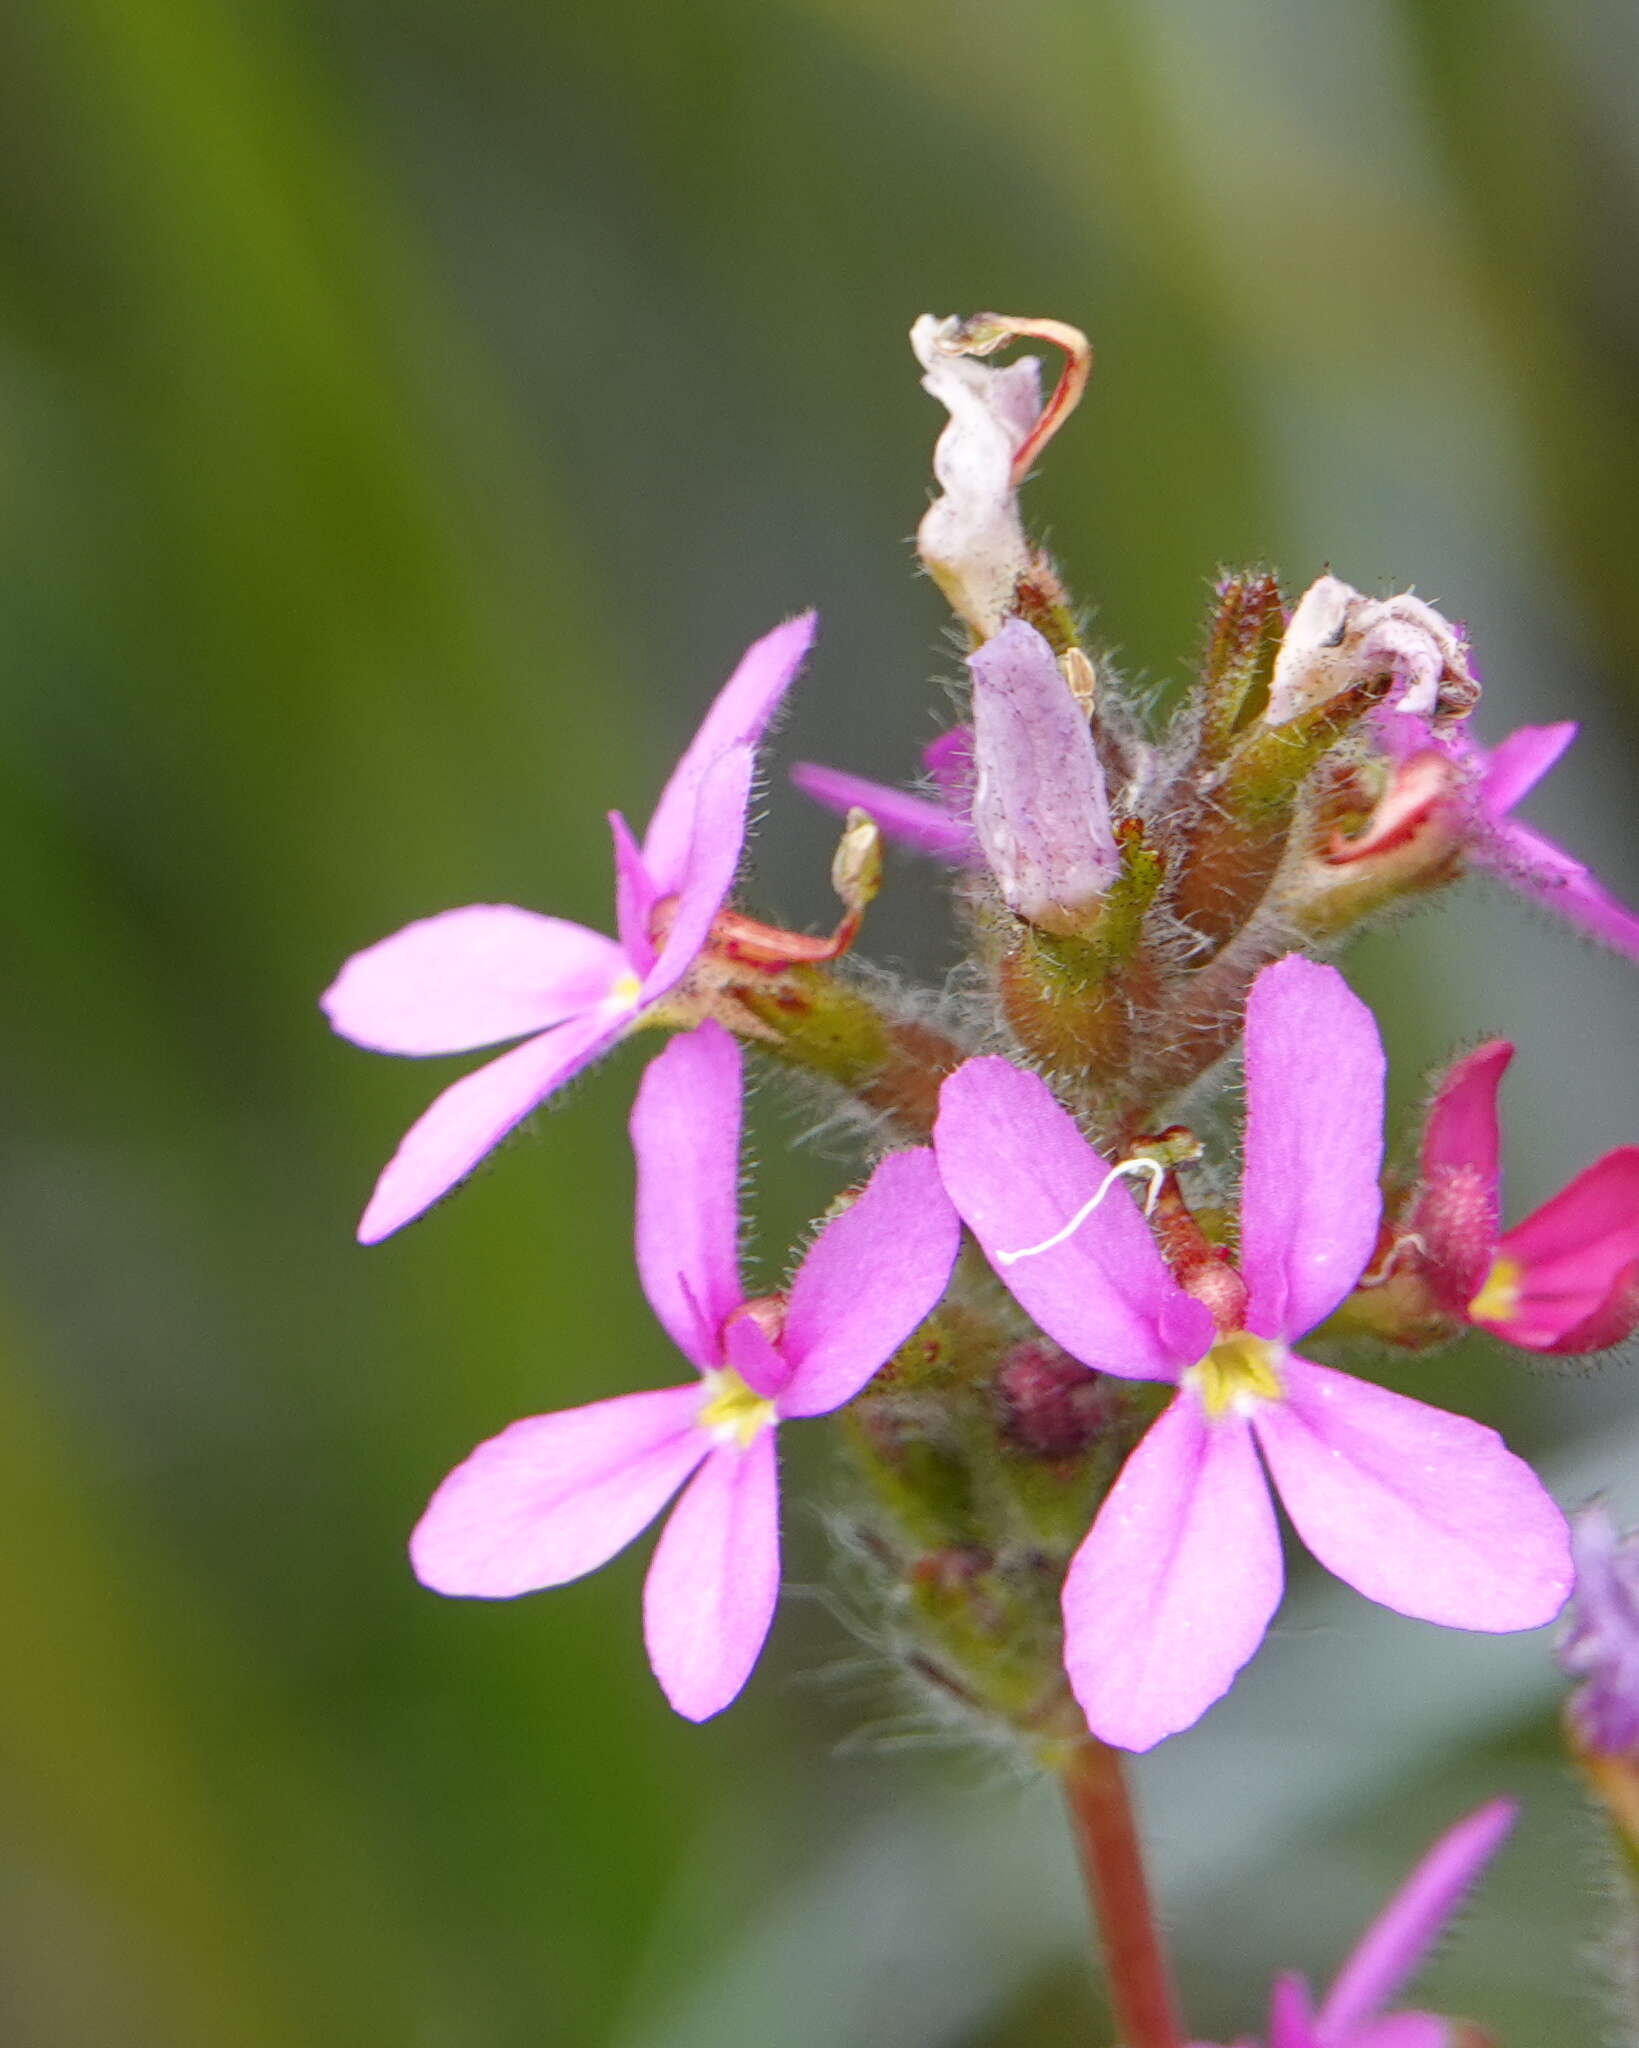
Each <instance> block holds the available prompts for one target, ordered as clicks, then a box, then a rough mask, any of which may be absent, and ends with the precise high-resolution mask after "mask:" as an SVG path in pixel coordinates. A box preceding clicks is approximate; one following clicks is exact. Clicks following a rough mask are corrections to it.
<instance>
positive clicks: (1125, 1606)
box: [1064, 1393, 1281, 1749]
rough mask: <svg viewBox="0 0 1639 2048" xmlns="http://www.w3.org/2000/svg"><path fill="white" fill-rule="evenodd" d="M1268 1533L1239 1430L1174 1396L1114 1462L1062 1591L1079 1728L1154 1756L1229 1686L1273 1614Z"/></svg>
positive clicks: (1273, 1539) (1253, 1467)
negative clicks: (1117, 1468) (1120, 1461)
mask: <svg viewBox="0 0 1639 2048" xmlns="http://www.w3.org/2000/svg"><path fill="white" fill-rule="evenodd" d="M1280 1595H1281V1555H1280V1537H1279V1535H1278V1533H1277V1531H1276V1528H1275V1514H1274V1508H1273V1506H1272V1505H1271V1503H1270V1499H1269V1488H1268V1486H1267V1484H1266V1483H1265V1481H1264V1476H1263V1473H1262V1472H1261V1471H1260V1470H1259V1469H1258V1457H1257V1452H1256V1451H1255V1450H1254V1449H1253V1447H1252V1437H1251V1433H1250V1432H1249V1430H1248V1429H1247V1427H1246V1424H1245V1422H1244V1421H1243V1420H1242V1419H1241V1418H1240V1417H1239V1416H1236V1415H1227V1416H1225V1417H1224V1418H1223V1419H1222V1420H1221V1421H1219V1422H1209V1421H1208V1420H1207V1418H1206V1415H1205V1413H1204V1411H1203V1410H1202V1407H1201V1404H1200V1402H1199V1401H1197V1400H1196V1399H1195V1397H1194V1395H1193V1394H1188V1393H1185V1394H1180V1395H1179V1396H1178V1398H1177V1399H1176V1400H1175V1401H1174V1402H1173V1404H1172V1406H1171V1407H1170V1408H1169V1409H1168V1410H1167V1411H1166V1413H1165V1414H1164V1415H1163V1416H1162V1417H1161V1419H1160V1420H1159V1421H1158V1422H1155V1423H1153V1424H1152V1425H1151V1426H1150V1430H1149V1433H1148V1435H1147V1436H1145V1438H1144V1440H1143V1442H1142V1443H1140V1445H1139V1446H1138V1448H1137V1450H1136V1451H1134V1452H1133V1454H1132V1456H1131V1457H1130V1458H1129V1459H1128V1460H1127V1462H1126V1464H1125V1466H1123V1468H1122V1471H1121V1476H1120V1478H1119V1479H1118V1480H1117V1481H1116V1483H1115V1485H1114V1486H1113V1487H1112V1488H1111V1490H1110V1493H1109V1495H1108V1496H1107V1498H1106V1499H1105V1502H1104V1505H1103V1506H1102V1507H1101V1508H1100V1509H1099V1511H1098V1519H1097V1521H1095V1522H1094V1524H1093V1526H1092V1531H1091V1533H1090V1534H1089V1535H1088V1537H1087V1539H1086V1540H1085V1542H1084V1543H1083V1544H1082V1546H1081V1548H1080V1549H1079V1550H1078V1551H1077V1552H1076V1555H1075V1557H1074V1559H1073V1560H1072V1562H1071V1565H1070V1571H1069V1576H1068V1577H1067V1578H1066V1579H1065V1582H1064V1659H1065V1666H1066V1669H1067V1670H1068V1671H1069V1674H1070V1683H1071V1685H1072V1687H1073V1688H1074V1690H1075V1695H1076V1698H1077V1699H1078V1700H1079V1701H1080V1702H1081V1708H1082V1711H1083V1713H1085V1715H1086V1716H1087V1725H1088V1727H1089V1728H1091V1729H1092V1731H1093V1733H1094V1734H1095V1735H1097V1736H1099V1737H1100V1738H1101V1739H1102V1740H1103V1741H1105V1742H1112V1743H1115V1744H1116V1745H1117V1746H1118V1747H1119V1748H1121V1749H1152V1748H1153V1747H1154V1746H1155V1744H1156V1743H1158V1742H1160V1741H1161V1740H1162V1739H1163V1737H1165V1736H1168V1735H1175V1734H1177V1732H1178V1731H1179V1730H1180V1729H1181V1728H1188V1727H1190V1726H1191V1725H1192V1724H1193V1723H1194V1722H1196V1721H1198V1720H1199V1719H1200V1717H1201V1716H1202V1715H1203V1714H1204V1713H1205V1712H1206V1710H1207V1708H1208V1707H1210V1706H1211V1705H1212V1703H1213V1701H1214V1700H1216V1699H1218V1698H1219V1697H1220V1696H1221V1695H1222V1694H1223V1693H1225V1692H1227V1691H1228V1690H1229V1687H1230V1685H1231V1684H1232V1683H1233V1682H1234V1678H1235V1674H1236V1673H1237V1672H1238V1671H1239V1670H1240V1668H1241V1666H1242V1665H1243V1664H1244V1663H1245V1662H1246V1661H1247V1659H1248V1658H1249V1657H1250V1656H1251V1655H1252V1653H1253V1651H1254V1650H1256V1649H1257V1647H1258V1645H1259V1643H1261V1642H1262V1641H1263V1637H1264V1631H1265V1630H1266V1629H1267V1628H1268V1626H1269V1619H1270V1616H1271V1615H1272V1614H1273V1613H1274V1611H1275V1609H1276V1607H1277V1606H1279V1604H1280Z"/></svg>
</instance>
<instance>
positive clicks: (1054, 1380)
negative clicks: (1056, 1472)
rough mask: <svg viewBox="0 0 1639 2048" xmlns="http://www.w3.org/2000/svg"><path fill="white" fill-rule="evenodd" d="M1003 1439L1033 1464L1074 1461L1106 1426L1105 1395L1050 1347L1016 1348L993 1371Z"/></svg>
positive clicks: (1093, 1377)
mask: <svg viewBox="0 0 1639 2048" xmlns="http://www.w3.org/2000/svg"><path fill="white" fill-rule="evenodd" d="M996 1399H997V1402H998V1403H999V1405H1000V1408H1001V1427H1002V1434H1003V1435H1004V1436H1005V1437H1006V1438H1007V1440H1008V1442H1009V1443H1011V1444H1012V1445H1013V1447H1014V1449H1015V1450H1019V1451H1022V1452H1024V1453H1025V1455H1026V1456H1027V1457H1031V1458H1047V1459H1051V1460H1055V1461H1057V1460H1062V1459H1066V1458H1076V1457H1079V1456H1080V1455H1081V1453H1082V1452H1083V1451H1085V1450H1086V1449H1087V1448H1088V1446H1089V1445H1090V1444H1091V1443H1093V1441H1094V1440H1095V1439H1096V1438H1097V1437H1099V1436H1101V1435H1102V1434H1103V1433H1104V1431H1105V1430H1107V1429H1108V1428H1109V1426H1110V1423H1111V1420H1112V1408H1111V1403H1110V1396H1109V1390H1108V1388H1107V1387H1106V1385H1105V1382H1104V1381H1103V1380H1102V1379H1101V1378H1100V1376H1099V1375H1098V1374H1097V1373H1095V1372H1090V1371H1089V1370H1088V1368H1087V1367H1086V1366H1084V1365H1083V1364H1081V1362H1080V1361H1079V1360H1078V1359H1074V1358H1071V1357H1070V1356H1069V1354H1068V1353H1067V1352H1063V1351H1060V1350H1059V1349H1058V1348H1057V1347H1056V1346H1053V1345H1048V1344H1039V1343H1032V1344H1019V1345H1016V1346H1015V1347H1014V1348H1013V1350H1011V1351H1010V1352H1009V1353H1008V1354H1007V1356H1006V1358H1005V1359H1003V1361H1002V1363H1001V1365H1000V1366H999V1367H998V1368H997V1371H996Z"/></svg>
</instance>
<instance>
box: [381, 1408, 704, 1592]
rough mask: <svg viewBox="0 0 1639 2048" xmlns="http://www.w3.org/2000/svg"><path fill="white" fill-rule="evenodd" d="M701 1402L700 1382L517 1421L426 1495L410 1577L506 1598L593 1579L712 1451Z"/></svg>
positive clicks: (437, 1587)
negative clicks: (700, 1418)
mask: <svg viewBox="0 0 1639 2048" xmlns="http://www.w3.org/2000/svg"><path fill="white" fill-rule="evenodd" d="M700 1399H701V1396H700V1387H699V1383H698V1382H696V1383H694V1384H693V1385H690V1386H687V1387H667V1388H665V1389H664V1390H663V1391H661V1392H659V1393H654V1394H622V1395H621V1396H620V1397H619V1398H618V1399H617V1400H613V1401H594V1402H592V1403H591V1405H590V1406H589V1407H585V1408H566V1409H564V1410H563V1411H562V1412H561V1413H559V1414H556V1415H534V1416H531V1417H530V1419H529V1420H528V1421H527V1422H515V1423H513V1425H512V1427H511V1428H510V1429H505V1430H503V1431H502V1432H501V1434H500V1435H499V1436H496V1437H491V1438H490V1440H489V1442H488V1443H483V1444H480V1445H479V1446H478V1448H477V1450H475V1451H474V1452H473V1454H472V1456H471V1457H470V1458H468V1459H467V1460H466V1462H465V1463H464V1464H460V1465H457V1466H456V1468H455V1470H454V1471H453V1472H452V1473H451V1474H450V1475H449V1477H448V1478H447V1479H446V1480H445V1481H444V1483H443V1485H442V1486H440V1487H439V1489H438V1491H437V1492H436V1493H435V1494H434V1495H433V1497H432V1500H431V1502H430V1503H429V1505H428V1507H427V1512H426V1513H425V1514H424V1515H423V1516H422V1517H421V1520H420V1522H419V1523H417V1525H416V1530H415V1534H414V1535H413V1536H412V1537H411V1538H410V1562H411V1564H412V1565H413V1566H414V1567H415V1575H416V1577H417V1578H418V1579H419V1580H420V1581H421V1583H422V1584H423V1585H424V1586H430V1587H431V1588H432V1590H433V1591H434V1592H435V1593H452V1594H464V1595H468V1596H470V1597H472V1598H475V1599H482V1600H507V1599H511V1598H512V1597H513V1595H514V1594H517V1593H533V1592H537V1591H538V1590H539V1589H540V1588H541V1587H543V1586H561V1585H564V1584H566V1583H567V1582H568V1581H569V1580H570V1579H578V1578H580V1577H581V1576H582V1575H583V1574H584V1573H586V1572H590V1571H595V1570H596V1569H597V1567H598V1566H599V1565H600V1564H605V1563H607V1562H608V1560H609V1559H610V1558H611V1557H613V1556H614V1555H615V1553H616V1551H618V1550H624V1549H625V1547H626V1545H627V1544H628V1543H630V1542H631V1540H632V1538H633V1537H634V1536H636V1535H637V1533H638V1531H639V1530H641V1529H644V1528H646V1527H647V1526H648V1524H649V1523H650V1522H652V1521H653V1520H654V1518H655V1516H656V1515H657V1514H659V1512H660V1510H661V1509H662V1508H663V1507H664V1506H665V1505H666V1503H667V1501H668V1500H670V1499H671V1497H672V1495H673V1494H674V1493H675V1492H676V1491H677V1489H678V1487H680V1486H681V1485H682V1483H683V1481H684V1480H685V1479H686V1478H687V1477H688V1475H689V1474H690V1473H691V1472H692V1471H693V1470H694V1468H695V1466H696V1465H698V1464H699V1463H700V1461H701V1459H702V1458H704V1457H706V1456H707V1455H708V1454H709V1452H710V1450H711V1438H710V1437H709V1436H708V1435H707V1434H706V1433H705V1431H703V1430H701V1429H699V1428H698V1427H696V1423H695V1418H696V1416H697V1415H698V1414H699V1411H700Z"/></svg>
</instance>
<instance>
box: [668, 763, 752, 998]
mask: <svg viewBox="0 0 1639 2048" xmlns="http://www.w3.org/2000/svg"><path fill="white" fill-rule="evenodd" d="M753 766H754V763H753V760H752V754H751V749H750V748H749V747H731V748H730V749H729V751H728V752H727V753H726V754H724V755H722V756H721V757H720V758H719V759H718V760H716V761H714V762H713V763H712V764H711V766H710V767H709V768H707V769H706V771H705V773H704V774H703V775H702V776H701V777H700V781H699V786H698V789H697V792H696V794H697V796H698V809H697V811H696V814H695V820H694V837H693V839H692V840H691V841H690V843H689V850H688V853H687V855H686V857H685V858H684V859H683V861H682V862H681V864H680V865H681V873H680V877H679V880H678V883H677V885H676V886H677V898H676V901H675V903H674V904H673V906H672V921H671V929H670V930H669V931H668V932H667V934H666V937H665V941H664V943H663V944H662V946H661V948H660V957H659V959H658V960H656V962H655V964H654V966H653V967H651V968H650V970H649V972H648V974H647V975H646V976H645V977H644V982H643V1000H644V1001H645V1002H646V1003H653V1002H658V1001H659V1000H660V999H661V997H662V996H666V995H669V994H670V993H671V991H672V990H673V989H674V988H675V987H676V986H677V984H678V983H679V982H680V981H681V980H682V979H683V977H684V975H685V974H687V973H688V971H689V969H690V968H691V967H692V966H693V965H694V963H695V961H696V960H697V959H698V958H699V956H700V951H701V949H702V947H703V946H704V945H705V943H706V940H707V938H708V937H709V935H710V932H711V927H712V921H713V920H714V919H715V917H716V915H717V913H718V911H719V910H721V909H722V907H723V903H724V901H725V899H726V898H727V896H728V892H729V890H730V889H732V888H733V886H734V874H735V870H736V869H737V868H738V867H739V865H740V855H741V853H742V852H743V851H744V849H745V839H746V805H747V803H748V802H749V801H750V797H751V775H752V769H753Z"/></svg>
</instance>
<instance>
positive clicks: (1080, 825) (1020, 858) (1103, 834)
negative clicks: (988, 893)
mask: <svg viewBox="0 0 1639 2048" xmlns="http://www.w3.org/2000/svg"><path fill="white" fill-rule="evenodd" d="M968 667H969V669H970V670H971V671H972V675H973V748H974V753H973V758H974V764H975V767H976V770H977V780H976V784H975V789H974V796H973V830H974V834H975V836H976V837H977V839H978V841H979V844H980V846H981V847H982V848H983V850H984V856H985V860H986V861H987V863H988V864H989V867H990V872H991V873H992V875H994V877H995V879H996V886H997V888H998V889H1000V891H1001V894H1002V900H1003V902H1005V903H1006V904H1007V906H1008V908H1009V909H1010V910H1012V911H1015V912H1016V913H1017V914H1018V915H1019V916H1020V917H1022V918H1025V919H1027V920H1028V921H1029V922H1030V923H1032V924H1037V925H1041V926H1042V927H1044V928H1045V929H1046V930H1048V931H1053V932H1061V933H1062V932H1070V931H1074V930H1076V929H1077V927H1078V920H1082V919H1084V918H1085V917H1086V915H1087V914H1088V913H1089V912H1090V911H1091V909H1092V907H1093V906H1094V905H1095V904H1097V903H1098V902H1099V901H1100V899H1101V898H1102V897H1103V895H1104V892H1105V890H1106V889H1108V887H1109V886H1110V884H1111V882H1112V881H1114V879H1115V877H1116V875H1117V874H1118V873H1119V872H1120V868H1121V854H1120V851H1119V849H1118V848H1117V846H1116V843H1115V835H1114V831H1113V829H1112V827H1111V824H1110V807H1109V802H1108V799H1107V796H1106V793H1105V787H1104V770H1103V768H1102V766H1101V765H1100V763H1099V758H1098V749H1097V748H1096V747H1095V746H1094V744H1093V733H1092V728H1091V726H1090V725H1089V724H1088V723H1087V715H1086V713H1085V712H1084V711H1083V710H1082V708H1081V706H1080V705H1079V704H1078V703H1077V702H1076V700H1075V697H1074V696H1073V695H1072V693H1071V690H1070V686H1069V684H1068V683H1067V682H1066V681H1065V680H1064V677H1063V676H1062V674H1060V672H1059V665H1058V663H1057V662H1056V661H1055V660H1054V658H1053V650H1052V648H1051V647H1049V646H1048V644H1047V642H1046V641H1045V640H1044V639H1043V638H1042V636H1041V635H1040V634H1039V633H1038V632H1037V631H1036V629H1035V627H1034V626H1031V625H1028V624H1026V622H1025V621H1024V620H1023V619H1009V620H1008V621H1007V623H1006V624H1005V625H1004V626H1002V627H1001V629H1000V630H999V631H998V632H997V633H996V634H994V636H993V637H992V638H991V639H989V640H987V641H986V642H985V643H984V645H983V646H982V647H979V648H976V649H975V650H974V652H973V653H972V654H970V655H969V656H968Z"/></svg>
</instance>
